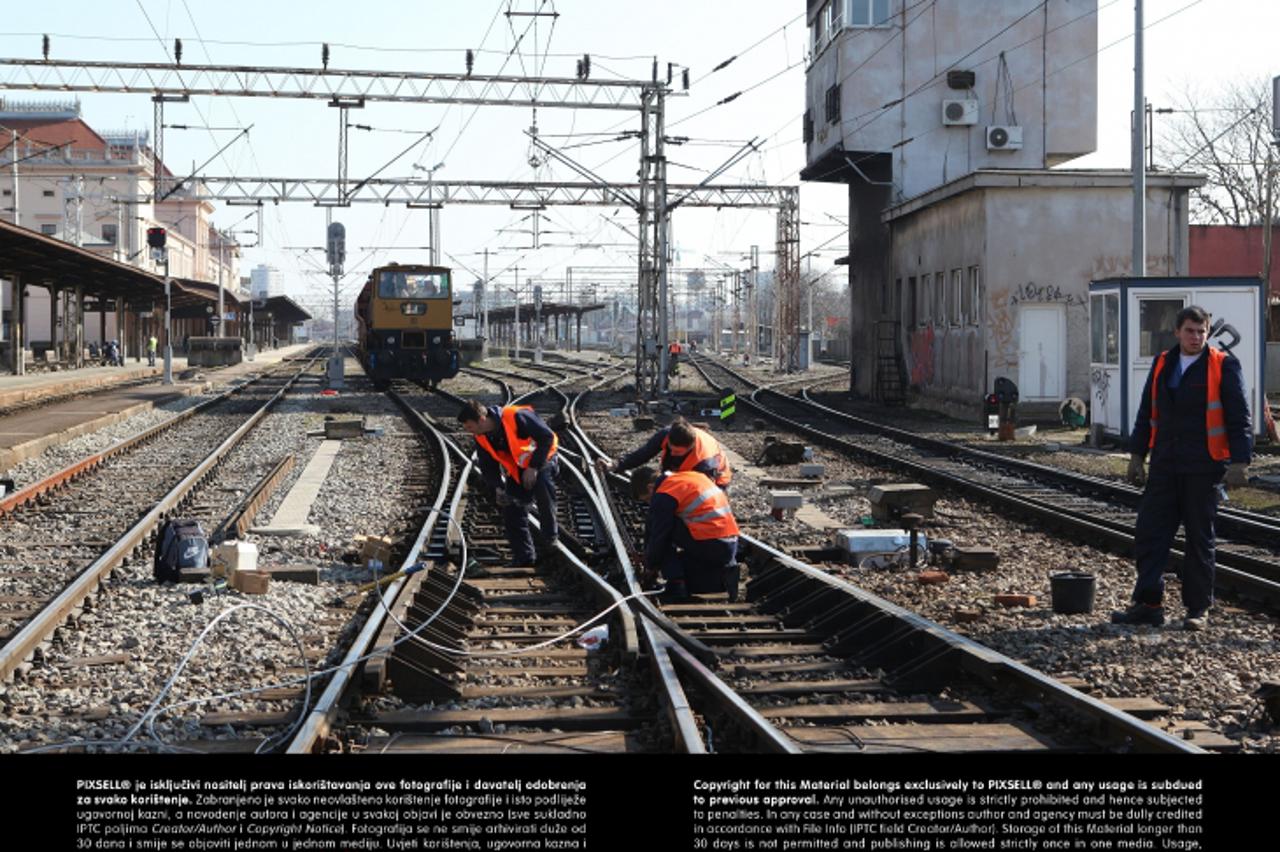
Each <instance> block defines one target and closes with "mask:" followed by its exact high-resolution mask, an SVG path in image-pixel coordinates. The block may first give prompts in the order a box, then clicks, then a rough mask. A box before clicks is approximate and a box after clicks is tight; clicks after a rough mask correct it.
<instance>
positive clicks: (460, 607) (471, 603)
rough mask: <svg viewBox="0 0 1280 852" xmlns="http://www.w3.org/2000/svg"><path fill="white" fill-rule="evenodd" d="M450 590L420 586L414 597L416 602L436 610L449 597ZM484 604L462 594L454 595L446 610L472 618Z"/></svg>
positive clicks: (458, 615) (461, 616)
mask: <svg viewBox="0 0 1280 852" xmlns="http://www.w3.org/2000/svg"><path fill="white" fill-rule="evenodd" d="M448 594H449V593H448V592H443V591H440V590H439V589H428V588H425V587H424V588H419V589H418V591H417V594H415V595H414V597H413V602H414V604H416V605H418V606H421V607H423V608H427V609H429V610H430V611H431V612H435V611H436V609H438V608H439V607H440V606H441V604H443V603H444V602H445V600H446V599H448ZM481 608H482V606H481V604H480V602H479V601H475V600H472V599H471V598H467V597H463V596H462V595H454V597H453V598H452V599H451V600H449V608H448V609H447V610H446V612H447V613H449V614H450V615H456V616H457V617H459V618H471V617H473V616H474V615H475V614H476V613H477V612H479V611H480V610H481Z"/></svg>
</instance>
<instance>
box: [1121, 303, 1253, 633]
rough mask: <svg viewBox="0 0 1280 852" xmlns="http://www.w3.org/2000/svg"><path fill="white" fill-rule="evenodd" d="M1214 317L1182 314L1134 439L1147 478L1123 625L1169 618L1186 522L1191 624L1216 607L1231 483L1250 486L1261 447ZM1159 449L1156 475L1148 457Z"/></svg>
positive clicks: (1136, 465) (1139, 474) (1145, 394)
mask: <svg viewBox="0 0 1280 852" xmlns="http://www.w3.org/2000/svg"><path fill="white" fill-rule="evenodd" d="M1208 329H1209V315H1208V313H1207V312H1206V311H1205V310H1204V308H1201V307H1197V306H1195V305H1192V306H1190V307H1187V308H1183V309H1182V310H1181V311H1179V312H1178V316H1177V323H1176V334H1177V340H1178V344H1177V345H1176V346H1174V347H1172V348H1171V349H1169V350H1168V351H1167V352H1164V353H1162V354H1161V355H1160V356H1159V357H1158V358H1156V360H1155V363H1154V364H1153V365H1152V368H1151V372H1150V374H1149V375H1148V376H1147V383H1146V387H1145V388H1143V391H1142V405H1141V406H1140V407H1139V409H1138V416H1137V420H1136V421H1135V422H1134V426H1133V432H1132V437H1131V439H1130V444H1129V448H1130V449H1129V451H1130V454H1131V455H1130V458H1129V471H1128V479H1129V481H1130V482H1132V483H1133V484H1134V485H1142V484H1144V483H1145V484H1146V489H1145V490H1144V491H1143V492H1142V500H1141V502H1140V503H1139V504H1138V521H1137V527H1136V529H1135V531H1134V554H1135V557H1136V560H1137V568H1138V579H1137V583H1136V585H1135V586H1134V589H1133V602H1132V605H1131V606H1130V607H1129V608H1128V609H1125V610H1120V611H1118V612H1115V613H1113V614H1112V616H1111V621H1112V623H1115V624H1149V625H1153V626H1157V627H1158V626H1159V625H1161V624H1163V623H1164V606H1163V599H1164V572H1165V566H1166V565H1167V564H1168V561H1169V548H1170V547H1171V546H1172V544H1173V538H1174V535H1175V534H1176V533H1177V531H1178V525H1179V524H1181V525H1182V527H1183V529H1184V530H1185V534H1186V542H1187V546H1186V557H1185V558H1184V559H1183V561H1182V603H1183V605H1184V606H1185V607H1186V617H1185V618H1184V620H1183V622H1182V626H1183V628H1185V629H1187V630H1203V629H1204V628H1205V627H1206V626H1207V624H1208V612H1209V607H1210V606H1212V605H1213V573H1214V544H1215V542H1214V530H1213V523H1214V519H1215V518H1216V517H1217V514H1218V504H1219V503H1220V502H1221V500H1222V498H1223V496H1224V491H1223V488H1222V483H1223V478H1224V475H1225V478H1226V484H1227V485H1231V486H1236V485H1243V484H1244V483H1245V480H1246V477H1247V473H1248V466H1249V461H1250V459H1251V457H1252V453H1253V437H1252V433H1251V430H1250V428H1249V404H1248V402H1247V401H1246V399H1245V390H1244V377H1243V374H1242V371H1241V367H1240V361H1239V360H1238V359H1237V358H1236V357H1235V356H1234V355H1232V354H1230V353H1229V352H1225V351H1223V350H1221V349H1218V348H1217V347H1214V346H1209V345H1208ZM1148 450H1149V451H1150V453H1151V468H1150V473H1149V474H1148V473H1147V472H1144V470H1143V460H1144V459H1145V458H1146V455H1147V452H1148Z"/></svg>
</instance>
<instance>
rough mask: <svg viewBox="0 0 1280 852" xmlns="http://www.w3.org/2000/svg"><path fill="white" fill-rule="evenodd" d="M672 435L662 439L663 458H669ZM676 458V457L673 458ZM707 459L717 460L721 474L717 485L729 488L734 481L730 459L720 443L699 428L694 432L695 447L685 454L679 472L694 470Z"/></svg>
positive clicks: (717, 478)
mask: <svg viewBox="0 0 1280 852" xmlns="http://www.w3.org/2000/svg"><path fill="white" fill-rule="evenodd" d="M669 440H670V435H668V437H666V438H663V439H662V456H663V458H664V459H665V458H666V457H667V446H668V441H669ZM673 458H674V457H673ZM707 459H715V462H716V466H717V468H718V469H719V473H717V474H716V485H719V486H720V487H721V488H724V487H726V486H728V484H729V483H730V482H732V481H733V471H732V470H730V468H729V459H728V458H727V457H726V456H725V454H724V450H723V449H721V447H720V443H719V442H718V441H717V440H716V439H715V438H713V437H711V436H710V435H709V434H707V433H706V432H704V431H703V430H701V429H698V428H697V427H694V430H693V447H692V448H691V449H690V450H689V452H687V453H685V455H684V458H683V459H682V460H681V461H680V466H679V467H677V468H676V470H677V471H679V472H684V471H689V470H693V469H694V468H695V467H697V466H698V465H699V464H701V463H702V462H704V461H706V460H707Z"/></svg>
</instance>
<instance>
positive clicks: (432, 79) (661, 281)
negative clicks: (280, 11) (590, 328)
mask: <svg viewBox="0 0 1280 852" xmlns="http://www.w3.org/2000/svg"><path fill="white" fill-rule="evenodd" d="M0 90H21V91H45V92H59V93H64V94H65V93H68V92H93V93H119V94H145V95H148V96H150V97H151V98H152V100H153V102H154V105H155V113H156V115H155V124H156V127H155V131H154V132H155V135H154V139H155V143H154V144H155V148H154V150H155V152H156V154H157V160H158V159H159V154H160V152H161V151H163V144H164V142H163V134H164V116H163V110H164V104H165V103H166V102H174V101H185V100H188V99H189V98H190V97H191V96H192V95H209V96H223V97H262V98H301V99H310V100H321V101H325V102H327V103H328V105H329V106H333V107H337V108H338V109H339V114H340V119H339V125H340V126H339V139H338V168H337V177H336V178H335V179H327V180H326V179H320V180H315V179H294V178H238V177H230V178H222V177H216V176H214V177H209V176H199V177H196V176H193V178H195V179H194V180H191V181H189V182H188V181H183V182H181V183H180V184H179V185H180V186H181V187H182V189H183V191H184V192H185V193H187V194H188V195H190V196H191V197H192V198H197V197H198V198H202V199H207V200H211V201H222V202H225V203H229V204H254V203H257V204H262V203H266V202H271V203H279V202H281V201H305V202H310V203H312V204H317V205H321V206H347V205H349V204H352V203H357V202H370V203H380V204H384V205H389V204H405V205H407V206H410V207H418V206H430V207H438V206H442V205H444V204H501V205H506V206H509V207H512V208H515V209H522V208H523V209H542V208H544V207H548V206H552V205H556V206H581V205H601V206H621V205H625V206H628V207H630V208H632V209H634V210H635V211H636V213H637V215H638V216H639V219H640V233H639V242H640V262H639V267H640V268H639V273H640V275H639V280H640V293H639V297H640V298H639V304H640V311H639V318H638V320H637V326H636V338H637V339H636V342H637V347H636V349H637V354H636V380H637V381H636V390H637V393H638V394H641V395H645V396H652V395H653V394H655V393H657V392H660V391H663V390H665V389H666V366H667V361H666V359H667V345H666V344H667V339H666V337H667V311H666V295H667V276H668V258H667V252H668V248H667V242H668V234H669V228H670V212H671V209H672V208H674V207H676V206H685V207H745V208H752V207H754V208H772V209H775V210H777V211H778V252H777V257H778V274H777V282H778V287H779V288H780V293H781V295H780V299H781V301H780V302H779V305H780V310H779V311H778V314H777V317H776V320H775V334H774V340H775V349H776V352H777V353H778V361H777V364H778V367H779V369H781V370H790V369H794V368H795V365H796V359H795V357H794V353H795V352H796V351H797V350H798V336H797V335H798V319H799V307H798V306H799V258H798V254H799V252H798V242H797V238H798V233H799V216H798V209H799V204H798V200H799V190H798V188H797V187H774V186H715V185H712V184H710V183H703V184H697V185H689V186H684V185H668V183H667V163H666V157H665V153H664V146H665V143H666V139H665V138H664V124H665V103H666V98H667V97H668V96H670V95H672V94H675V93H674V92H672V91H671V89H670V87H669V85H668V84H667V83H664V82H661V81H660V80H659V79H658V74H657V64H656V62H655V65H654V74H653V79H652V80H594V79H591V80H589V79H587V78H586V75H585V74H583V75H582V76H580V77H578V78H563V77H527V76H502V75H482V74H470V73H467V74H440V73H430V72H409V71H374V70H355V69H334V68H328V67H324V68H303V67H294V68H270V67H261V66H244V65H179V64H176V63H144V62H115V61H105V62H104V61H98V62H76V61H68V60H48V59H45V60H35V59H31V60H27V59H0ZM374 101H382V102H393V103H417V104H473V105H480V106H515V107H561V108H568V109H604V110H624V111H628V110H629V111H635V112H638V113H639V114H640V118H641V127H640V133H639V134H638V135H639V139H640V147H641V153H640V169H639V178H640V182H639V184H635V185H616V184H611V183H609V182H607V181H604V180H602V179H596V178H595V176H594V175H591V176H590V179H589V180H588V181H586V182H568V183H549V182H536V181H534V182H499V181H466V182H462V181H417V180H412V179H380V178H376V177H372V178H368V179H365V180H362V181H359V182H357V183H352V182H351V181H350V180H349V178H348V174H347V154H348V145H347V120H346V119H347V111H348V110H349V109H358V108H360V107H362V106H364V104H365V103H367V102H374ZM561 159H564V158H563V157H562V158H561ZM160 168H161V167H160V166H159V165H157V172H159V171H160ZM719 171H723V167H722V169H721V170H719ZM719 171H717V172H716V173H715V174H713V175H712V177H714V176H715V175H717V174H719ZM710 179H711V178H709V179H708V180H710ZM184 184H185V185H184ZM177 188H178V187H174V188H173V189H170V190H169V192H168V193H165V194H166V195H167V194H171V193H172V192H174V191H175V190H176V189H177ZM671 192H677V193H679V195H678V196H677V197H676V200H675V201H674V202H671V203H670V204H669V202H668V195H669V193H671ZM155 195H156V197H157V198H158V197H160V195H161V182H160V178H159V175H157V178H156V180H155ZM782 291H785V292H782ZM792 291H794V292H792ZM784 304H785V305H786V306H788V307H783V305H784ZM792 305H794V308H792V307H789V306H792ZM782 319H786V323H785V324H784V323H783V322H781V321H780V320H782Z"/></svg>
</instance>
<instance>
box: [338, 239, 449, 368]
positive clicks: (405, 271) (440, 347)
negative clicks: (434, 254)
mask: <svg viewBox="0 0 1280 852" xmlns="http://www.w3.org/2000/svg"><path fill="white" fill-rule="evenodd" d="M356 327H357V334H358V339H359V343H360V360H361V362H362V363H363V364H364V368H365V371H366V372H367V373H368V374H369V376H370V378H372V379H374V380H375V381H378V382H386V381H390V380H391V379H415V380H417V379H425V380H428V381H430V382H431V383H432V384H435V383H437V382H439V381H440V380H441V379H451V378H453V377H454V376H455V375H457V373H458V344H457V341H456V340H455V339H454V336H453V275H452V272H451V270H450V269H449V268H448V267H444V266H419V265H408V264H405V265H401V264H395V263H392V264H389V265H387V266H380V267H377V268H376V269H374V270H373V272H371V273H370V274H369V280H368V281H366V282H365V285H364V289H362V290H361V291H360V295H359V296H358V297H357V298H356Z"/></svg>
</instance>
